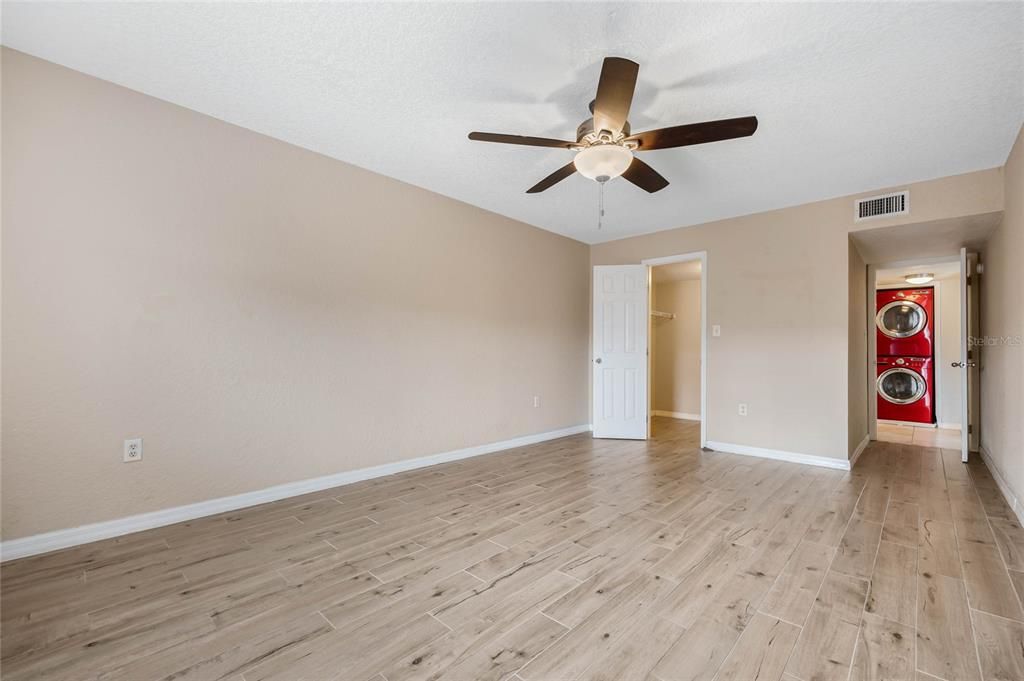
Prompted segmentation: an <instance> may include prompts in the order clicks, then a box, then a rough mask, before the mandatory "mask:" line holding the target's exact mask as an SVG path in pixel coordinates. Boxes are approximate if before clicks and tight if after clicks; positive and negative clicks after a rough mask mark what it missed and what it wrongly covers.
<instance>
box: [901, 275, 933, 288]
mask: <svg viewBox="0 0 1024 681" xmlns="http://www.w3.org/2000/svg"><path fill="white" fill-rule="evenodd" d="M934 278H935V275H934V274H932V273H931V272H921V273H918V274H908V275H907V276H905V277H903V280H904V281H905V282H907V283H908V284H913V285H915V286H919V285H921V284H927V283H928V282H929V281H931V280H932V279H934Z"/></svg>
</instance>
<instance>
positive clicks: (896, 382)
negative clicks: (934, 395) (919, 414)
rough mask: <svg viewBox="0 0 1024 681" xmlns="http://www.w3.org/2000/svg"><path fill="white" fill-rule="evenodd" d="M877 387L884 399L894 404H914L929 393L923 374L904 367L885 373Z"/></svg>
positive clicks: (880, 377)
mask: <svg viewBox="0 0 1024 681" xmlns="http://www.w3.org/2000/svg"><path fill="white" fill-rule="evenodd" d="M876 385H877V386H878V394H879V395H881V396H882V399H884V400H886V401H887V402H892V403H893V404H912V403H914V402H917V401H918V400H919V399H921V398H922V397H924V394H925V392H927V391H928V386H927V385H925V382H924V378H923V377H922V376H921V374H919V373H917V372H916V371H914V370H913V369H905V368H903V367H896V368H894V369H887V370H886V371H883V372H882V373H881V375H879V377H878V382H877V384H876Z"/></svg>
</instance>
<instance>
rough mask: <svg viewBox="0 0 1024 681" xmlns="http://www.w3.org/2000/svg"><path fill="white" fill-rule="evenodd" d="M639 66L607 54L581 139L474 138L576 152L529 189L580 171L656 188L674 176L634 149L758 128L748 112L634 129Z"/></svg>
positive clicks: (733, 134)
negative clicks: (631, 110)
mask: <svg viewBox="0 0 1024 681" xmlns="http://www.w3.org/2000/svg"><path fill="white" fill-rule="evenodd" d="M639 71H640V65H639V64H637V63H636V62H633V61H630V60H628V59H622V58H621V57H606V58H605V60H604V64H603V65H602V67H601V78H600V80H599V81H598V83H597V96H596V97H595V99H594V101H592V102H591V103H590V112H591V113H592V114H593V116H592V117H591V118H588V119H587V120H585V121H583V122H582V123H581V124H580V126H579V127H578V128H577V129H576V141H575V142H569V141H565V140H556V139H550V138H547V137H526V136H523V135H503V134H500V133H492V132H471V133H469V139H471V140H476V141H478V142H500V143H502V144H521V145H525V146H529V147H555V148H562V149H570V150H572V151H575V152H576V157H575V159H573V161H572V163H569V164H568V165H565V166H563V167H561V168H559V169H558V170H556V171H555V172H553V173H551V174H550V175H548V176H547V177H545V178H544V179H543V180H541V181H540V182H538V183H537V184H535V185H533V186H532V187H530V188H529V189H527V190H526V193H527V194H537V193H538V192H542V191H544V190H545V189H548V188H549V187H552V186H553V185H555V184H557V183H559V182H561V181H562V180H564V179H565V178H567V177H569V176H570V175H572V174H573V173H576V172H578V173H580V174H581V175H583V176H584V177H587V178H589V179H591V180H596V181H597V182H600V183H602V184H603V183H605V182H607V181H608V180H610V179H612V178H614V177H619V176H620V175H621V176H622V177H624V178H626V179H627V180H629V181H630V182H632V183H633V184H635V185H636V186H638V187H640V188H641V189H643V190H645V191H648V192H651V193H653V192H656V191H660V190H662V189H664V188H665V187H667V186H668V180H666V179H665V178H664V177H662V176H661V175H660V174H658V171H656V170H655V169H654V168H652V167H651V166H649V165H647V164H646V163H644V162H643V161H641V160H640V159H639V158H637V157H636V156H634V152H637V151H652V150H654V149H671V148H674V147H686V146H691V145H694V144H705V143H707V142H718V141H720V140H728V139H734V138H737V137H749V136H750V135H753V134H754V131H755V130H757V118H756V117H755V116H744V117H743V118H728V119H724V120H719V121H706V122H704V123H691V124H688V125H676V126H673V127H671V128H660V129H658V130H648V131H647V132H639V133H636V134H632V132H631V131H630V129H629V121H628V120H626V119H627V117H628V116H629V107H630V104H632V102H633V90H634V89H635V88H636V76H637V73H638V72H639Z"/></svg>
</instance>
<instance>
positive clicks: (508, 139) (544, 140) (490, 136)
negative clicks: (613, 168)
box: [469, 132, 576, 149]
mask: <svg viewBox="0 0 1024 681" xmlns="http://www.w3.org/2000/svg"><path fill="white" fill-rule="evenodd" d="M469 139H471V140H475V141H477V142H499V143H501V144H522V145H523V146H527V147H558V148H560V149H568V148H569V147H571V146H574V145H575V144H576V143H575V142H566V141H564V140H553V139H551V138H548V137H526V136H524V135H503V134H501V133H497V132H471V133H469Z"/></svg>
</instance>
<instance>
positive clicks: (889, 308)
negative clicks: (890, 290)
mask: <svg viewBox="0 0 1024 681" xmlns="http://www.w3.org/2000/svg"><path fill="white" fill-rule="evenodd" d="M927 323H928V313H927V312H925V310H924V308H923V307H921V306H920V305H918V304H917V303H915V302H913V301H911V300H894V301H892V302H891V303H888V304H886V305H884V306H883V307H882V309H881V310H879V311H878V314H877V315H875V326H877V327H878V330H879V331H881V332H882V333H884V334H885V335H886V336H888V337H889V338H909V337H910V336H913V335H914V334H915V333H919V332H920V331H921V329H923V328H924V327H925V324H927Z"/></svg>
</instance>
